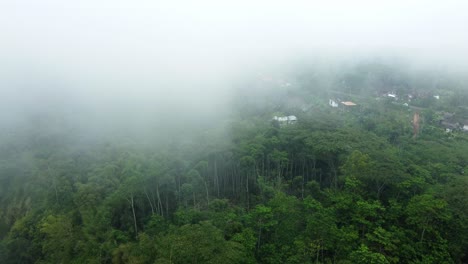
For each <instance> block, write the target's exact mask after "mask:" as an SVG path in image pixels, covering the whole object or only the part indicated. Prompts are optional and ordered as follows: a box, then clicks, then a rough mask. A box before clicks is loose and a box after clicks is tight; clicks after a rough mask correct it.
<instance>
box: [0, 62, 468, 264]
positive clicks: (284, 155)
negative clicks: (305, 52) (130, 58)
mask: <svg viewBox="0 0 468 264" xmlns="http://www.w3.org/2000/svg"><path fill="white" fill-rule="evenodd" d="M232 85H233V86H235V88H234V89H233V93H232V95H231V96H232V97H231V100H230V101H229V102H223V104H225V108H224V110H222V111H221V109H220V111H218V112H217V113H216V114H203V115H202V114H198V115H197V116H195V117H194V116H190V115H189V114H186V113H184V114H182V112H180V111H179V112H178V107H181V106H178V105H177V104H174V105H173V108H174V111H169V112H167V113H164V114H161V113H157V111H155V112H154V114H149V113H147V115H145V116H144V117H143V118H141V119H139V120H135V117H137V116H139V114H141V113H136V114H132V113H130V114H128V113H127V114H128V117H123V118H122V119H119V118H118V114H120V113H121V112H118V114H114V115H108V116H106V115H103V116H99V114H100V113H99V112H96V113H94V114H92V113H91V114H87V115H82V116H76V115H69V114H70V113H69V112H67V111H62V110H61V109H62V107H66V106H63V105H62V106H60V105H57V106H56V107H50V109H48V110H47V111H43V112H35V113H34V114H33V115H22V118H23V119H22V120H21V119H15V121H16V122H14V124H13V123H12V122H10V123H4V124H8V125H3V126H2V127H1V128H2V130H1V135H0V239H1V241H0V262H1V263H465V262H467V261H468V256H467V255H466V253H467V252H468V193H467V190H468V178H467V176H466V172H468V132H467V131H466V130H467V129H465V128H464V126H467V127H468V123H466V122H468V111H467V109H468V89H467V86H468V82H466V79H463V77H462V76H457V75H453V74H450V73H446V72H440V71H438V73H437V74H435V73H434V72H431V71H427V70H421V69H414V68H407V67H406V66H405V65H401V64H397V65H396V64H393V63H388V62H386V61H381V60H366V61H361V62H359V63H354V64H353V63H347V64H343V65H341V66H339V67H338V66H336V67H322V66H320V65H318V64H311V63H303V62H301V63H296V64H294V65H293V66H290V67H288V68H287V70H284V69H283V70H281V67H279V68H276V69H271V68H269V69H268V70H267V69H265V70H264V71H263V72H259V73H255V74H251V75H248V76H244V78H243V80H242V81H238V82H233V84H232ZM198 99H199V98H197V97H194V98H193V100H198ZM331 100H333V101H334V102H335V101H336V103H337V105H338V106H337V107H334V106H332V105H331ZM343 102H353V103H354V104H355V106H346V105H344V104H342V103H343ZM226 105H227V106H228V107H226ZM69 107H70V105H68V108H67V109H69ZM77 107H79V106H77ZM123 109H127V108H125V107H124V108H123ZM226 109H229V111H226ZM211 112H216V111H212V109H209V110H207V111H206V113H211ZM78 113H79V112H78ZM197 113H199V112H197ZM101 114H102V113H101ZM416 114H417V116H418V117H419V119H414V116H415V115H416ZM96 115H97V116H99V118H96ZM274 116H277V117H282V116H294V117H295V119H294V120H293V119H287V120H289V121H279V120H283V119H278V118H277V120H274V119H273V117H274ZM285 120H286V119H285ZM415 120H416V121H415ZM98 121H99V122H98ZM415 122H417V124H416V123H415ZM98 123H100V124H98ZM447 123H450V124H455V127H454V128H452V127H447V126H446V124H447ZM416 127H417V128H416ZM90 128H92V129H90Z"/></svg>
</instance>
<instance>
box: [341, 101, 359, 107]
mask: <svg viewBox="0 0 468 264" xmlns="http://www.w3.org/2000/svg"><path fill="white" fill-rule="evenodd" d="M341 103H342V104H344V105H346V106H355V105H356V104H355V103H353V102H351V101H347V102H341Z"/></svg>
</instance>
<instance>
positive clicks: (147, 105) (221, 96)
mask: <svg viewBox="0 0 468 264" xmlns="http://www.w3.org/2000/svg"><path fill="white" fill-rule="evenodd" d="M467 14H468V2H466V1H453V0H446V1H430V0H426V1H422V0H414V1H403V0H393V1H375V0H374V1H364V0H356V1H337V0H329V1H323V0H321V1H292V0H291V1H264V0H261V1H253V0H252V1H246V0H240V1H169V0H166V1H157V0H156V1H149V0H148V1H138V0H132V1H131V0H112V1H111V0H102V1H99V0H79V1H63V0H42V1H40V0H28V1H26V0H11V1H8V0H3V1H1V2H0V92H1V104H2V107H1V109H0V110H1V115H0V118H2V120H10V121H11V120H14V119H16V118H18V116H27V115H28V114H31V113H36V114H38V115H39V114H40V113H42V112H44V113H49V112H54V111H55V112H58V113H61V114H63V115H64V116H66V117H67V118H71V119H72V120H76V122H78V120H81V121H79V122H82V125H83V126H89V125H91V124H98V123H100V124H102V123H104V126H107V127H112V126H113V125H115V124H117V123H119V122H120V123H121V124H120V125H122V126H125V125H127V126H134V127H136V128H139V127H140V126H142V125H144V124H148V123H152V122H157V120H159V121H161V120H162V121H163V122H166V123H167V124H171V125H173V124H178V127H179V128H180V129H183V127H184V125H185V124H186V123H197V122H198V121H197V120H203V119H210V118H216V117H217V116H218V114H222V113H224V112H225V111H228V109H227V106H226V105H228V101H229V98H230V91H231V90H230V89H231V87H232V84H233V83H234V82H235V79H236V77H237V76H239V75H238V74H240V73H246V72H248V71H255V70H256V69H257V67H265V66H268V65H281V63H286V62H287V61H288V59H289V58H296V59H297V58H300V57H303V56H305V57H307V56H320V57H322V58H330V59H334V60H340V59H345V58H349V57H361V56H368V57H371V56H387V55H391V56H402V57H405V58H408V59H410V60H411V61H412V62H414V63H416V64H422V65H433V66H435V67H439V68H444V69H445V68H447V69H452V70H460V69H463V67H465V66H467V64H466V61H468V27H467V25H468V15H467ZM111 117H112V118H111ZM73 118H76V119H73ZM174 119H178V120H180V121H179V122H176V121H175V120H174ZM84 120H85V121H84ZM129 120H131V123H128V122H129ZM88 121H89V122H88ZM190 121H191V122H190ZM5 122H6V121H5ZM159 127H161V126H159Z"/></svg>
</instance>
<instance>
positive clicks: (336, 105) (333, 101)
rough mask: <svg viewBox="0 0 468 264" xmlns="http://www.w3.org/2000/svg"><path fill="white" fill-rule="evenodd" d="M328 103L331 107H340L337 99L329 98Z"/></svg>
mask: <svg viewBox="0 0 468 264" xmlns="http://www.w3.org/2000/svg"><path fill="white" fill-rule="evenodd" d="M328 104H329V105H330V106H331V107H338V103H337V102H336V101H335V100H332V99H330V100H328Z"/></svg>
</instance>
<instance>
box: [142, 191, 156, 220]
mask: <svg viewBox="0 0 468 264" xmlns="http://www.w3.org/2000/svg"><path fill="white" fill-rule="evenodd" d="M144 191H145V194H146V198H148V202H149V204H150V206H151V214H154V207H153V203H152V202H151V199H150V197H149V195H148V192H147V191H146V188H144Z"/></svg>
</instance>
